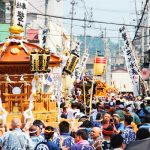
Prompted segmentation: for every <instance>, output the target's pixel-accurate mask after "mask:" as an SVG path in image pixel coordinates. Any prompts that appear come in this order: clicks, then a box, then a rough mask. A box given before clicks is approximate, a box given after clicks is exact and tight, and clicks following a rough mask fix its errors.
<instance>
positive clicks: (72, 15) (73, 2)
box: [70, 0, 76, 51]
mask: <svg viewBox="0 0 150 150" xmlns="http://www.w3.org/2000/svg"><path fill="white" fill-rule="evenodd" d="M75 4H76V3H75V0H72V2H71V5H72V9H71V29H70V32H71V33H70V51H71V50H72V37H73V35H72V34H73V19H74V6H75Z"/></svg>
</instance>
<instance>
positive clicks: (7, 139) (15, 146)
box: [0, 128, 34, 150]
mask: <svg viewBox="0 0 150 150" xmlns="http://www.w3.org/2000/svg"><path fill="white" fill-rule="evenodd" d="M0 145H1V146H2V147H3V150H23V149H26V150H33V149H34V145H33V143H32V140H31V139H30V137H29V136H27V135H26V134H25V133H24V132H22V130H21V129H19V128H16V129H15V130H13V131H9V132H6V133H5V134H4V136H3V137H1V138H0Z"/></svg>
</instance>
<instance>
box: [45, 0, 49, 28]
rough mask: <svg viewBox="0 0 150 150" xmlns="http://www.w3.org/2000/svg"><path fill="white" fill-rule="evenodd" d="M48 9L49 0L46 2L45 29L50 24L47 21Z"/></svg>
mask: <svg viewBox="0 0 150 150" xmlns="http://www.w3.org/2000/svg"><path fill="white" fill-rule="evenodd" d="M47 9H48V0H45V27H47V23H48V20H47V16H46V15H47Z"/></svg>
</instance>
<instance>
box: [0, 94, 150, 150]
mask: <svg viewBox="0 0 150 150" xmlns="http://www.w3.org/2000/svg"><path fill="white" fill-rule="evenodd" d="M60 108H61V114H60V117H61V118H62V120H61V121H60V123H59V125H58V127H52V126H51V124H47V125H46V124H45V123H44V122H43V121H42V120H34V121H33V122H32V121H31V120H28V121H27V122H26V123H25V124H22V123H21V121H20V119H19V118H13V120H12V122H11V126H10V128H9V129H7V128H6V124H4V123H3V121H2V120H1V121H0V146H1V149H3V150H125V149H126V150H135V149H136V150H141V149H142V150H150V99H149V98H145V99H144V98H141V97H136V98H135V97H134V96H133V95H132V94H129V95H127V94H125V95H118V96H112V97H110V98H100V97H99V98H97V99H96V98H93V101H92V109H90V107H89V106H88V104H86V106H85V105H84V103H83V102H82V100H79V99H77V98H71V97H67V98H66V99H65V98H64V99H62V102H61V105H60ZM91 110H92V111H91ZM75 120H78V125H77V126H76V125H74V122H75Z"/></svg>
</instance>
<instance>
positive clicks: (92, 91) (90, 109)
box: [90, 75, 95, 114]
mask: <svg viewBox="0 0 150 150" xmlns="http://www.w3.org/2000/svg"><path fill="white" fill-rule="evenodd" d="M94 79H95V76H94V75H93V79H92V88H91V95H90V114H91V112H92V97H93V88H94Z"/></svg>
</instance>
